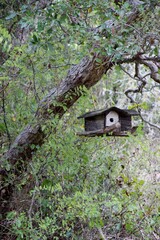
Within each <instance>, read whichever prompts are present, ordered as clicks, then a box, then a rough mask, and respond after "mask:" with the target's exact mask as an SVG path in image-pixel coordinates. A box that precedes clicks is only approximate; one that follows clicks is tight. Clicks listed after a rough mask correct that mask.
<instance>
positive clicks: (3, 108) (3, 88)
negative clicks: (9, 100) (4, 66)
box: [2, 81, 11, 148]
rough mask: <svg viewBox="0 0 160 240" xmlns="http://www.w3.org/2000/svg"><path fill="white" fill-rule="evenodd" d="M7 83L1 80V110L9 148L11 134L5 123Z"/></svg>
mask: <svg viewBox="0 0 160 240" xmlns="http://www.w3.org/2000/svg"><path fill="white" fill-rule="evenodd" d="M8 85H9V83H8V84H7V85H5V84H4V81H2V110H3V122H4V125H5V128H6V133H7V137H8V142H9V144H8V148H10V146H11V135H10V132H9V129H8V125H7V119H6V108H5V89H6V88H7V86H8Z"/></svg>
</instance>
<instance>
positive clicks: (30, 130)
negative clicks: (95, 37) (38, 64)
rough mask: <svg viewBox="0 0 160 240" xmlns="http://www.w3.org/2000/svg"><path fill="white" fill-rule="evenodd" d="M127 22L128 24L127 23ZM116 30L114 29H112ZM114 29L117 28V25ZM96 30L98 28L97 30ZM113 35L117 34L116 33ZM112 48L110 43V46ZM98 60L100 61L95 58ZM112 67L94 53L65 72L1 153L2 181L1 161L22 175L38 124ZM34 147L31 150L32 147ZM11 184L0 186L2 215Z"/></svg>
mask: <svg viewBox="0 0 160 240" xmlns="http://www.w3.org/2000/svg"><path fill="white" fill-rule="evenodd" d="M138 16H139V15H138V10H135V9H134V11H133V12H132V13H130V15H128V22H127V24H128V23H129V24H131V23H134V21H135V20H136V19H137V18H138ZM129 24H128V25H129ZM114 30H115V32H116V29H114ZM117 30H118V27H117ZM97 31H99V29H97ZM117 34H120V32H118V33H117ZM113 47H114V46H113ZM97 58H100V59H101V62H102V63H101V64H99V63H98V62H97V61H96V60H97ZM112 66H113V63H112V58H111V57H102V56H101V55H98V56H97V55H96V54H94V55H93V56H92V57H91V58H89V57H85V58H83V59H82V61H81V62H80V63H79V64H77V65H76V66H74V67H72V68H71V69H70V70H69V71H68V74H67V77H66V78H65V79H64V80H63V81H62V82H61V83H60V85H59V86H58V87H57V88H55V89H53V90H52V91H51V92H50V93H49V94H48V95H47V96H46V97H45V98H44V99H43V100H42V101H41V102H40V104H39V107H38V109H37V112H36V114H35V115H34V117H33V121H32V122H31V123H30V124H29V125H28V126H27V127H26V128H25V129H24V130H23V131H22V132H21V133H20V134H19V136H18V137H17V138H16V139H15V141H14V143H13V144H12V146H11V148H10V150H9V151H8V152H7V153H6V154H5V155H4V157H3V159H2V160H1V170H0V171H1V172H0V174H1V175H2V182H3V178H5V176H6V175H7V174H8V173H7V172H6V171H5V162H6V161H8V162H9V163H10V165H11V170H10V171H12V168H13V169H14V167H15V166H16V169H17V170H16V171H15V170H14V171H15V173H16V174H17V175H19V174H20V173H21V174H22V172H21V170H20V165H21V162H22V161H23V163H24V164H25V165H26V166H27V163H28V161H29V160H31V158H32V154H33V152H34V151H36V146H39V145H42V144H43V142H44V139H45V137H46V136H45V134H44V132H43V131H42V125H44V124H47V121H48V119H49V118H50V117H51V116H52V118H53V117H54V116H58V117H59V118H61V117H62V116H63V114H64V113H65V112H66V111H67V109H68V108H70V107H71V106H72V105H73V104H74V103H75V102H76V100H77V99H78V98H79V97H80V96H81V94H82V89H83V86H84V87H86V88H87V89H89V88H90V87H92V86H93V85H95V84H96V83H97V82H98V81H99V80H100V79H101V78H102V76H103V74H104V73H105V72H107V71H108V70H109V69H111V67H112ZM33 145H34V146H35V148H34V149H33V148H32V146H33ZM13 186H14V183H13V185H11V184H10V185H9V186H8V187H6V186H4V187H2V188H1V189H0V193H1V201H2V202H3V204H2V205H1V210H0V211H1V213H2V214H3V215H4V216H5V214H6V213H7V211H8V210H9V204H10V203H9V202H10V199H11V196H12V191H13V188H14V187H13Z"/></svg>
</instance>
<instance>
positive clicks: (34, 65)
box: [0, 0, 160, 240]
mask: <svg viewBox="0 0 160 240" xmlns="http://www.w3.org/2000/svg"><path fill="white" fill-rule="evenodd" d="M115 2H116V1H106V0H102V1H97V0H94V1H93V0H89V1H82V0H77V1H63V0H60V1H13V3H12V4H11V6H8V5H7V1H2V3H1V5H3V7H4V8H3V10H0V11H1V13H2V16H3V18H2V20H1V22H0V23H1V24H0V48H1V50H0V51H1V52H2V56H3V59H2V65H1V67H0V69H1V73H0V83H1V88H0V92H2V93H3V96H2V104H1V113H2V114H1V116H0V121H1V122H0V136H1V140H0V144H1V152H0V154H1V156H2V155H3V153H4V152H6V151H7V149H8V146H10V144H11V143H12V142H13V140H14V139H15V138H16V136H17V135H18V133H20V132H21V131H22V129H24V127H25V126H26V124H28V123H29V122H31V121H34V119H33V116H34V114H35V112H36V111H37V107H38V104H39V102H40V100H41V99H43V97H44V96H46V94H48V92H49V91H50V90H51V89H52V88H53V87H56V85H58V84H59V83H60V81H61V80H62V79H63V78H65V76H66V74H67V72H68V69H69V68H70V67H71V66H74V65H75V64H77V63H78V62H79V61H80V60H81V59H82V58H83V57H84V56H86V55H89V56H90V57H91V56H92V55H93V54H99V53H101V54H102V55H103V56H105V55H107V56H112V60H113V62H114V64H116V63H117V65H116V66H115V67H114V68H113V70H112V72H111V73H107V75H105V76H104V77H103V81H101V82H100V83H98V84H97V85H96V86H95V87H93V88H92V90H90V91H89V90H87V89H86V88H83V87H81V88H79V89H77V91H79V93H80V94H81V95H82V96H81V98H80V99H79V100H78V101H77V104H75V105H74V106H73V107H72V108H71V109H70V110H68V111H67V112H66V114H65V115H64V116H63V118H62V119H61V120H60V119H58V118H56V117H54V118H51V119H49V120H48V122H47V124H44V125H43V124H42V130H43V131H44V132H45V134H46V136H47V137H48V139H47V141H46V142H45V143H44V145H43V146H41V147H37V152H36V153H33V158H32V160H31V161H30V162H29V164H28V166H27V167H26V165H25V164H24V163H23V161H22V164H21V165H22V166H21V169H20V172H21V175H20V176H19V177H17V176H16V169H15V170H14V171H15V172H14V171H12V172H11V173H10V175H9V178H8V179H6V180H5V184H6V185H7V184H8V183H11V182H14V183H15V189H13V196H12V199H11V202H12V204H11V207H10V209H9V211H8V212H7V217H6V219H5V221H6V222H7V223H8V224H9V229H10V230H9V233H8V235H7V236H9V238H10V239H12V238H13V239H14V238H16V239H19V240H20V239H35V240H36V239H37V240H39V239H44V240H45V239H101V238H102V239H103V238H104V236H106V238H107V237H108V238H110V239H129V238H130V239H148V240H149V239H156V238H157V239H158V237H159V236H158V234H159V220H160V219H159V218H160V215H159V211H160V209H159V205H158V203H159V200H160V194H159V190H160V189H159V185H158V181H159V177H160V176H159V169H158V167H159V159H160V149H159V132H158V131H155V130H154V128H151V127H150V126H149V125H146V126H145V128H144V130H145V132H144V131H143V130H142V126H141V124H140V122H138V124H139V125H140V127H139V128H138V131H137V136H136V137H133V136H129V137H128V138H121V139H119V138H107V137H101V138H98V137H95V138H90V139H88V138H80V137H78V136H77V135H76V132H78V131H81V130H82V128H83V123H82V122H79V121H77V116H79V115H80V114H81V113H83V112H86V111H89V110H91V109H97V108H101V107H102V106H103V107H104V106H106V105H107V106H108V107H110V106H112V105H118V106H121V107H126V106H128V108H130V109H132V108H136V109H137V108H138V109H139V108H141V110H142V112H143V114H144V116H145V117H148V119H149V121H152V122H153V123H154V124H157V123H158V122H159V102H160V101H159V100H160V99H159V85H158V84H157V83H155V82H154V81H151V79H150V76H149V75H147V74H148V72H147V71H148V70H147V68H146V67H144V66H143V67H142V68H141V72H142V73H143V74H144V75H147V77H146V78H145V79H146V81H147V85H146V86H145V87H144V90H143V91H141V92H133V93H132V94H133V96H132V98H133V99H134V102H132V103H130V101H129V99H128V98H127V97H124V92H125V91H126V90H127V89H130V88H132V89H135V88H137V86H138V85H139V83H140V81H139V80H137V79H135V78H134V77H133V75H134V71H133V68H134V66H133V64H132V63H131V64H128V63H126V64H123V66H122V64H121V63H120V62H118V61H119V59H122V60H123V59H131V58H132V57H134V56H135V54H137V53H139V52H141V51H144V52H145V54H146V55H147V56H148V55H149V56H151V57H152V56H158V52H159V50H158V49H159V37H158V34H159V30H158V29H157V22H158V20H159V9H158V8H155V9H152V11H151V12H150V11H148V12H147V13H145V17H144V16H143V15H144V10H145V7H144V6H140V7H139V11H140V12H141V16H143V21H141V20H140V21H137V22H136V23H135V25H134V27H133V26H132V25H130V28H126V25H125V24H126V18H127V16H128V15H127V13H128V12H130V11H131V5H130V4H128V3H127V1H122V2H123V4H121V5H120V7H119V5H116V4H115ZM147 2H149V1H147ZM110 21H114V23H115V25H114V26H113V27H112V28H109V27H108V28H106V24H109V23H110ZM117 27H118V31H119V32H120V34H118V35H116V31H117ZM99 30H101V32H102V35H101V34H100V32H99ZM131 33H132V34H131ZM97 63H99V65H101V64H102V60H101V59H100V58H97ZM123 70H124V71H123ZM131 77H132V78H131ZM133 78H134V80H136V81H133ZM63 107H64V108H65V106H63ZM148 112H150V115H149V114H148ZM148 115H149V116H148ZM35 147H36V146H34V145H33V146H32V148H33V149H34V148H35ZM7 170H9V165H8V169H7ZM14 205H15V207H14ZM2 220H4V219H2ZM2 224H4V222H3V221H2ZM103 235H104V236H103Z"/></svg>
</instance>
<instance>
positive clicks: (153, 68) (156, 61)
mask: <svg viewBox="0 0 160 240" xmlns="http://www.w3.org/2000/svg"><path fill="white" fill-rule="evenodd" d="M125 62H127V63H129V62H135V75H134V76H132V75H131V74H130V73H129V72H127V71H126V70H125V68H124V67H123V66H122V65H121V64H120V68H121V69H122V70H123V71H124V72H125V73H126V74H127V75H129V77H130V78H132V79H134V80H137V81H138V86H137V88H135V89H127V90H126V91H125V95H126V96H127V98H129V99H130V101H131V103H135V100H134V99H133V97H132V96H131V94H132V93H141V94H142V93H143V89H144V87H145V86H146V84H147V82H146V77H148V76H150V77H151V78H152V79H153V80H154V81H155V82H156V83H159V84H160V74H159V72H160V57H151V58H150V57H148V56H144V55H142V54H137V55H136V56H135V57H133V58H132V59H126V60H125V61H123V62H121V63H125ZM141 65H145V66H146V67H147V68H149V70H150V72H149V73H147V74H146V75H144V76H142V75H141V73H140V66H141ZM138 112H139V115H140V117H141V119H142V121H143V122H145V123H147V124H149V125H150V126H152V127H155V128H157V129H158V130H160V126H157V125H155V124H153V123H150V122H149V121H147V120H145V119H144V118H143V116H142V114H141V110H140V109H139V108H138Z"/></svg>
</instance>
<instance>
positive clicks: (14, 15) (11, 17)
mask: <svg viewBox="0 0 160 240" xmlns="http://www.w3.org/2000/svg"><path fill="white" fill-rule="evenodd" d="M16 16H17V13H16V12H15V11H12V12H11V13H10V14H9V15H8V16H7V17H6V20H11V19H13V18H15V17H16Z"/></svg>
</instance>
